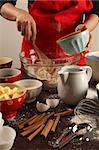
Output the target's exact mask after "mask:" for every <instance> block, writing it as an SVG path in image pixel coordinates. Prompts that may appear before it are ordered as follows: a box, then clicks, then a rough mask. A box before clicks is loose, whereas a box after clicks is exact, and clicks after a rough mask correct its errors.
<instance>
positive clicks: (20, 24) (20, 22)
mask: <svg viewBox="0 0 99 150" xmlns="http://www.w3.org/2000/svg"><path fill="white" fill-rule="evenodd" d="M16 23H17V29H18V31H20V32H21V35H25V36H26V39H27V40H28V41H35V39H36V23H35V20H34V19H33V18H32V16H31V15H29V13H28V12H26V11H24V10H20V11H19V12H18V13H17V15H16Z"/></svg>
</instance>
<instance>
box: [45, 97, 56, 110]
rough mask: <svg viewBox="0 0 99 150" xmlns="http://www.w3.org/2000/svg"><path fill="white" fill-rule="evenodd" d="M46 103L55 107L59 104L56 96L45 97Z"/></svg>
mask: <svg viewBox="0 0 99 150" xmlns="http://www.w3.org/2000/svg"><path fill="white" fill-rule="evenodd" d="M46 104H47V105H49V106H50V107H51V108H55V107H56V106H57V105H58V104H59V99H58V98H52V99H49V98H47V99H46Z"/></svg>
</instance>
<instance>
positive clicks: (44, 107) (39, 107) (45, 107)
mask: <svg viewBox="0 0 99 150" xmlns="http://www.w3.org/2000/svg"><path fill="white" fill-rule="evenodd" d="M36 108H37V110H38V111H39V112H45V111H47V110H48V109H49V108H50V106H49V105H46V104H43V103H39V102H37V104H36Z"/></svg>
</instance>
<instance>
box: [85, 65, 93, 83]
mask: <svg viewBox="0 0 99 150" xmlns="http://www.w3.org/2000/svg"><path fill="white" fill-rule="evenodd" d="M83 68H85V69H86V74H87V78H88V82H89V81H90V79H91V77H92V68H91V67H90V66H83Z"/></svg>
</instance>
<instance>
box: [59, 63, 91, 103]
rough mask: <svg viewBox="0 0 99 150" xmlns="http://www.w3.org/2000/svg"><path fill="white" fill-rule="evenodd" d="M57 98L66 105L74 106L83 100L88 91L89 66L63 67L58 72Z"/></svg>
mask: <svg viewBox="0 0 99 150" xmlns="http://www.w3.org/2000/svg"><path fill="white" fill-rule="evenodd" d="M58 74H59V78H58V85H57V90H58V96H59V97H60V99H62V100H63V101H64V102H65V103H66V104H69V105H76V104H77V103H78V102H79V101H80V100H81V99H83V98H85V96H86V93H87V90H88V82H89V81H90V79H91V76H92V69H91V67H89V66H76V65H70V66H64V67H62V68H61V70H60V71H59V72H58Z"/></svg>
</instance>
